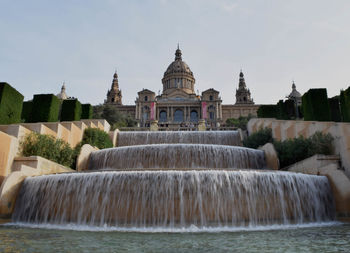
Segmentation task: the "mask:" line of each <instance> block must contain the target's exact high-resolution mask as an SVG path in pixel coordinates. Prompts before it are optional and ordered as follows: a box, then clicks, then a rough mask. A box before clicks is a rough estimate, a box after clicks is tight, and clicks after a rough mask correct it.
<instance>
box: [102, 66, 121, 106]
mask: <svg viewBox="0 0 350 253" xmlns="http://www.w3.org/2000/svg"><path fill="white" fill-rule="evenodd" d="M105 104H116V105H122V91H121V90H120V89H119V84H118V74H117V72H115V73H114V75H113V81H112V87H111V89H110V90H108V92H107V99H106V101H105Z"/></svg>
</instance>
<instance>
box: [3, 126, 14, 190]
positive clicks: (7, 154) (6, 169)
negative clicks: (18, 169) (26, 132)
mask: <svg viewBox="0 0 350 253" xmlns="http://www.w3.org/2000/svg"><path fill="white" fill-rule="evenodd" d="M17 153H18V139H17V138H15V137H13V136H10V135H8V134H6V133H3V132H1V131H0V186H1V183H2V182H3V180H4V179H5V177H6V176H7V175H8V174H9V173H10V172H11V166H12V162H13V159H14V158H15V156H16V155H17Z"/></svg>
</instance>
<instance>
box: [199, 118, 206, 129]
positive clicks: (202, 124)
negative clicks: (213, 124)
mask: <svg viewBox="0 0 350 253" xmlns="http://www.w3.org/2000/svg"><path fill="white" fill-rule="evenodd" d="M206 130H207V127H206V126H205V120H204V119H201V120H199V121H198V131H206Z"/></svg>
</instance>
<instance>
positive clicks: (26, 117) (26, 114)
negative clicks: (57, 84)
mask: <svg viewBox="0 0 350 253" xmlns="http://www.w3.org/2000/svg"><path fill="white" fill-rule="evenodd" d="M32 111H33V101H25V102H23V108H22V114H21V119H22V121H24V122H26V123H28V122H30V121H31V119H32Z"/></svg>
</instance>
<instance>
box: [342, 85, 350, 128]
mask: <svg viewBox="0 0 350 253" xmlns="http://www.w3.org/2000/svg"><path fill="white" fill-rule="evenodd" d="M340 109H341V117H342V121H343V122H350V87H349V88H347V89H346V90H342V91H340Z"/></svg>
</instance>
